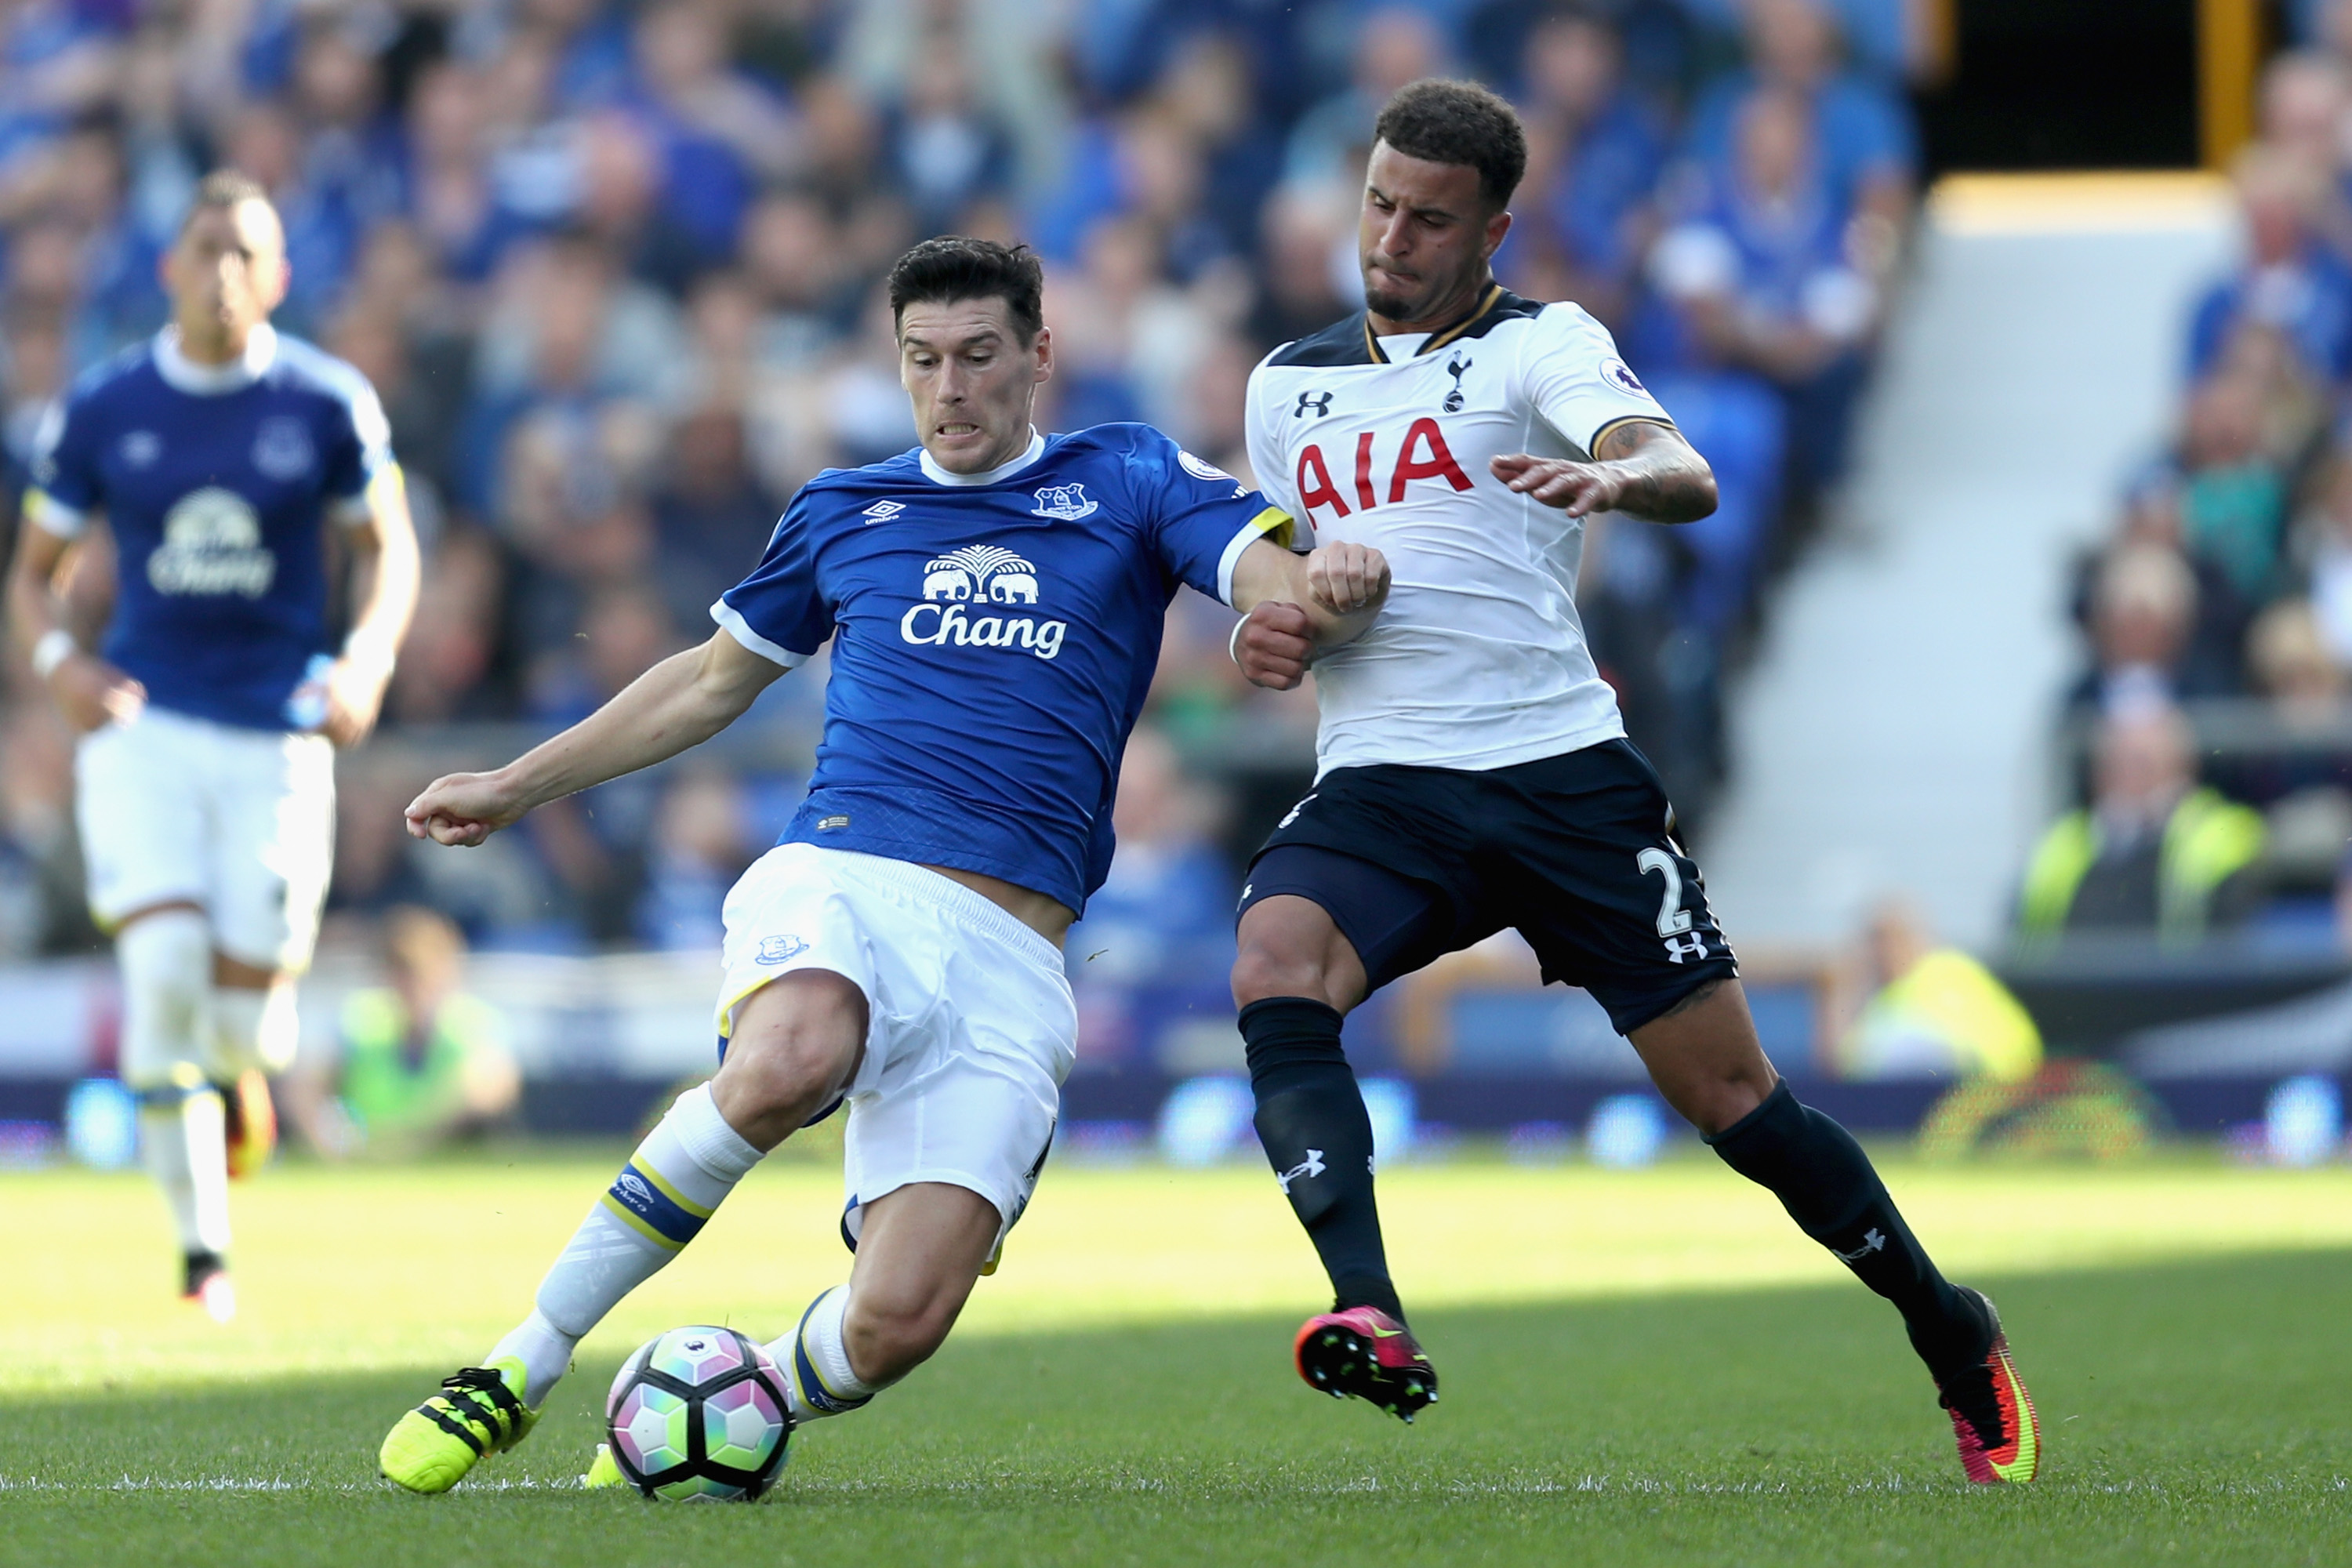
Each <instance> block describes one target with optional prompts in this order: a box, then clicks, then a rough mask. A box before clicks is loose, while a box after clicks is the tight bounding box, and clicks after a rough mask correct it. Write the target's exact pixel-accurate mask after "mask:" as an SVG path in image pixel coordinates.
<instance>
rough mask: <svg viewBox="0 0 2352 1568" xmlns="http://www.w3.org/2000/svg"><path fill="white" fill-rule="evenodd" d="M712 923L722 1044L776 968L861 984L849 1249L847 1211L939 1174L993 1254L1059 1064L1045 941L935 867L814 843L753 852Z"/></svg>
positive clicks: (1060, 993)
mask: <svg viewBox="0 0 2352 1568" xmlns="http://www.w3.org/2000/svg"><path fill="white" fill-rule="evenodd" d="M726 918H727V947H726V953H725V961H726V968H727V979H726V988H725V990H724V991H723V992H721V994H720V1000H719V1035H720V1037H722V1038H724V1037H728V1036H729V1035H730V1034H731V1033H732V1032H733V1028H734V1020H735V1010H736V1009H737V1008H738V1007H740V1005H742V1004H743V1001H744V999H745V998H746V997H748V996H750V995H751V994H752V993H753V992H755V991H757V990H759V989H760V987H761V986H762V985H765V984H768V983H769V982H770V981H772V980H773V979H775V978H776V977H777V976H779V975H783V974H790V973H793V971H794V970H800V969H823V970H830V971H832V972H833V973H835V974H839V975H841V976H843V977H844V978H845V979H846V980H848V981H849V982H850V983H851V984H854V985H856V987H857V988H858V989H859V990H860V991H862V992H864V993H865V994H866V1006H867V1009H868V1011H869V1013H870V1016H871V1019H872V1022H871V1024H870V1025H869V1026H868V1028H867V1031H866V1056H865V1059H864V1060H862V1061H861V1062H860V1063H859V1064H858V1068H857V1073H856V1077H855V1078H853V1079H851V1080H850V1084H849V1089H848V1104H849V1126H848V1130H847V1131H846V1133H845V1143H846V1145H847V1156H846V1159H845V1162H844V1163H845V1170H844V1173H843V1174H844V1176H845V1181H846V1184H847V1186H848V1196H849V1202H848V1205H847V1207H846V1209H845V1211H844V1214H843V1216H842V1234H843V1237H844V1238H845V1240H847V1241H848V1242H849V1243H850V1245H851V1246H852V1247H855V1246H856V1242H857V1235H858V1230H859V1227H860V1219H861V1210H862V1209H863V1206H864V1205H866V1204H869V1203H872V1202H873V1201H874V1200H875V1199H877V1198H879V1197H881V1196H883V1195H885V1194H889V1193H894V1192H896V1191H898V1189H899V1188H900V1187H903V1186H906V1185H908V1184H909V1183H913V1182H946V1183H949V1184H952V1185H955V1186H959V1187H966V1188H969V1189H971V1191H973V1192H975V1193H978V1194H980V1195H981V1196H982V1197H984V1198H986V1199H987V1200H988V1201H989V1202H990V1203H992V1204H994V1205H996V1212H997V1214H998V1215H1000V1216H1002V1220H1003V1223H1002V1224H1001V1225H1000V1226H999V1227H998V1229H997V1233H996V1240H997V1246H998V1247H1003V1242H1004V1237H1005V1234H1006V1233H1007V1232H1009V1231H1010V1230H1012V1228H1013V1224H1014V1222H1016V1221H1017V1220H1019V1219H1020V1217H1021V1211H1022V1210H1023V1209H1024V1207H1026V1206H1027V1205H1028V1203H1029V1194H1031V1193H1033V1192H1034V1191H1035V1190H1036V1186H1037V1174H1038V1172H1039V1171H1040V1170H1042V1169H1043V1168H1044V1166H1045V1153H1046V1151H1047V1150H1048V1149H1049V1148H1051V1147H1052V1145H1053V1142H1054V1123H1055V1119H1056V1118H1057V1117H1058V1116H1059V1115H1060V1112H1061V1103H1062V1080H1063V1079H1066V1078H1067V1077H1068V1076H1069V1074H1070V1065H1071V1063H1073V1062H1074V1061H1076V1058H1077V1035H1078V1015H1077V1005H1076V1003H1075V1002H1074V1001H1073V1000H1072V999H1071V996H1070V983H1069V981H1068V980H1067V979H1066V977H1065V976H1064V975H1063V973H1062V955H1061V953H1060V952H1058V951H1056V950H1055V947H1054V944H1053V943H1052V942H1047V941H1046V940H1045V938H1044V937H1042V936H1039V935H1038V934H1037V933H1036V932H1035V931H1031V930H1030V929H1029V928H1028V927H1027V926H1025V925H1023V924H1022V923H1021V922H1020V921H1017V920H1014V919H1013V917H1012V916H1011V915H1009V914H1007V913H1006V912H1005V911H1004V910H1002V909H999V908H998V907H997V906H996V905H994V904H992V903H991V902H989V901H988V900H986V899H983V898H982V897H981V896H980V895H979V894H978V893H975V892H973V891H972V890H971V889H969V888H967V887H964V886H963V885H962V884H961V883H960V882H953V881H950V880H949V879H947V878H945V877H942V876H940V874H939V873H938V872H936V871H927V870H924V869H923V868H921V867H919V866H911V865H908V863H906V862H905V861H903V860H889V859H885V858H881V857H879V856H874V855H861V854H858V853H856V852H855V851H853V850H845V849H821V848H819V847H816V846H815V845H814V844H782V845H779V846H777V847H775V848H773V849H771V850H769V851H768V853H767V854H765V855H763V856H761V858H759V860H758V861H756V862H755V863H753V865H752V867H751V869H750V870H748V871H746V872H744V873H743V876H742V879H740V881H738V882H737V883H736V884H735V886H734V889H732V890H731V891H730V892H729V893H728V895H727V910H726ZM993 1263H994V1258H993V1256H992V1258H991V1266H992V1267H993Z"/></svg>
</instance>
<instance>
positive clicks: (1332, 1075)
mask: <svg viewBox="0 0 2352 1568" xmlns="http://www.w3.org/2000/svg"><path fill="white" fill-rule="evenodd" d="M1339 1022H1340V1020H1339V1012H1338V1010H1337V1009H1335V1008H1332V1007H1328V1006H1326V1005H1324V1004H1323V1003H1320V1002H1316V1001H1311V1000H1309V999H1308V998H1307V997H1304V996H1270V997H1267V998H1266V999H1265V1000H1264V1001H1259V1002H1253V1003H1251V1004H1250V1005H1248V1006H1246V1007H1244V1008H1243V1009H1242V1015H1241V1028H1242V1040H1243V1042H1244V1045H1245V1046H1246V1047H1248V1053H1249V1068H1250V1089H1251V1092H1252V1093H1254V1094H1255V1096H1256V1097H1257V1115H1256V1117H1255V1125H1256V1127H1257V1136H1258V1142H1260V1143H1262V1144H1264V1145H1265V1157H1266V1159H1267V1160H1268V1161H1269V1162H1270V1163H1272V1164H1273V1166H1274V1175H1275V1180H1276V1181H1277V1182H1279V1183H1281V1184H1282V1190H1283V1194H1284V1195H1285V1196H1286V1197H1288V1198H1289V1199H1290V1207H1291V1210H1292V1212H1294V1213H1296V1214H1297V1215H1298V1223H1299V1224H1301V1225H1303V1226H1306V1227H1307V1237H1308V1239H1309V1240H1311V1241H1313V1242H1314V1243H1315V1250H1316V1252H1317V1253H1318V1255H1319V1256H1320V1257H1321V1258H1322V1259H1323V1270H1324V1272H1325V1273H1327V1274H1328V1275H1329V1276H1330V1277H1331V1291H1332V1295H1333V1298H1334V1300H1335V1303H1336V1304H1337V1305H1338V1306H1339V1307H1342V1308H1346V1307H1359V1306H1368V1307H1377V1308H1379V1309H1380V1310H1381V1311H1383V1312H1386V1313H1388V1314H1389V1315H1390V1316H1391V1317H1392V1318H1394V1319H1396V1320H1397V1321H1399V1322H1402V1321H1404V1309H1403V1308H1402V1306H1400V1305H1399V1304H1398V1302H1397V1294H1396V1287H1395V1286H1394V1285H1393V1284H1391V1282H1390V1279H1389V1265H1388V1254H1387V1252H1386V1250H1385V1249H1384V1248H1383V1247H1382V1246H1381V1215H1380V1209H1379V1206H1378V1205H1376V1204H1375V1203H1374V1202H1373V1199H1372V1121H1371V1118H1370V1116H1368V1115H1367V1114H1365V1111H1364V1097H1363V1093H1362V1091H1361V1090H1360V1089H1358V1088H1357V1087H1356V1075H1355V1073H1354V1071H1353V1070H1351V1069H1350V1068H1349V1066H1348V1058H1347V1054H1346V1053H1345V1052H1344V1051H1342V1050H1341V1049H1340V1047H1339Z"/></svg>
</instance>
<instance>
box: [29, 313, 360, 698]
mask: <svg viewBox="0 0 2352 1568" xmlns="http://www.w3.org/2000/svg"><path fill="white" fill-rule="evenodd" d="M390 462H391V451H390V443H389V433H388V431H387V429H386V426H385V424H384V417H383V408H382V406H381V405H379V404H378V403H377V402H376V396H375V394H374V392H373V391H372V390H371V389H370V388H369V386H368V384H367V381H366V378H365V377H363V376H362V375H361V374H360V373H359V372H357V371H355V370H353V369H352V367H351V366H349V365H347V364H345V363H342V362H341V360H338V359H334V358H331V357H330V356H329V355H327V354H325V353H320V351H319V350H317V349H315V348H312V347H311V346H310V344H308V343H305V342H299V341H297V340H295V339H292V338H288V337H282V336H280V335H278V333H276V332H274V331H271V330H270V329H268V327H263V328H260V329H258V330H257V331H255V332H254V333H253V335H252V338H251V339H250V340H249V342H247V350H246V353H245V356H244V358H243V359H242V360H240V361H239V362H237V363H233V364H227V365H204V364H198V363H194V361H192V360H190V359H188V358H187V357H186V356H185V355H184V354H182V353H180V352H179V349H178V348H177V346H176V343H175V337H174V334H173V333H172V332H170V331H165V332H164V333H163V334H162V335H161V336H159V337H157V338H156V339H155V340H154V341H153V342H148V343H142V344H141V345H139V346H138V347H135V348H131V349H127V350H125V351H124V352H123V353H121V354H118V355H116V356H115V357H114V358H113V359H111V360H110V361H108V362H107V363H104V364H101V365H100V366H98V367H97V368H96V369H94V370H92V371H91V372H90V373H89V374H87V375H85V376H83V377H82V378H81V380H80V381H79V382H78V383H76V384H75V386H74V388H73V391H72V392H71V393H70V394H69V395H68V397H67V399H66V401H65V404H64V406H63V407H62V409H60V410H59V411H58V413H57V414H55V415H53V416H51V420H50V426H49V428H48V429H47V432H46V433H45V439H44V440H43V441H42V443H41V445H40V448H39V450H38V452H37V456H36V458H35V459H34V465H33V483H34V489H33V490H32V492H31V493H30V494H28V495H27V497H26V515H27V516H28V517H29V518H31V520H32V521H34V522H35V523H37V525H38V526H40V527H41V528H42V529H44V530H45V531H48V532H50V533H54V534H58V535H61V536H64V537H67V538H70V537H72V536H74V535H75V534H77V533H79V532H80V531H81V529H82V526H83V522H84V519H85V518H86V517H87V515H88V514H89V513H91V512H94V511H102V512H103V513H105V515H106V521H107V524H108V526H109V527H110V528H111V529H112V530H113V532H114V541H115V548H116V551H117V554H118V560H117V564H116V569H115V575H116V579H117V584H116V591H115V602H114V620H113V624H112V625H111V626H110V628H109V629H108V632H107V635H106V644H105V648H104V652H105V655H106V657H107V658H110V659H111V660H112V661H113V662H114V663H116V664H118V665H120V666H121V667H122V668H123V669H124V670H126V671H128V672H129V673H130V674H131V675H132V676H134V677H136V678H137V679H139V680H140V681H141V682H142V683H143V684H144V685H145V686H146V688H147V700H149V701H151V702H153V703H155V704H156V705H157V706H159V707H163V708H169V709H173V710H176V711H179V712H182V713H191V714H194V715H195V716H196V717H198V718H203V719H211V720H215V721H219V722H221V723H225V724H236V725H240V726H243V727H245V728H248V729H256V730H286V729H294V728H299V727H300V726H299V725H298V724H297V723H296V722H295V721H294V718H293V716H292V715H290V714H289V712H288V710H287V700H288V699H289V697H290V696H291V695H292V693H293V690H294V688H295V687H296V686H297V685H299V683H300V682H301V680H302V677H303V672H304V667H305V666H306V665H308V664H309V663H310V659H311V658H312V657H313V656H314V655H317V654H320V653H322V652H324V651H325V650H326V637H327V628H326V616H327V574H326V563H325V544H326V541H325V538H324V531H323V529H322V526H321V523H322V521H323V520H324V519H325V518H326V517H327V516H329V515H330V514H334V515H337V516H340V517H341V518H343V519H345V520H348V521H363V520H364V519H365V518H366V516H367V511H366V507H365V497H366V493H367V489H368V486H369V484H370V483H371V482H372V481H373V479H374V478H375V476H376V474H377V473H378V472H379V471H380V470H383V468H386V467H387V466H388V465H389V464H390Z"/></svg>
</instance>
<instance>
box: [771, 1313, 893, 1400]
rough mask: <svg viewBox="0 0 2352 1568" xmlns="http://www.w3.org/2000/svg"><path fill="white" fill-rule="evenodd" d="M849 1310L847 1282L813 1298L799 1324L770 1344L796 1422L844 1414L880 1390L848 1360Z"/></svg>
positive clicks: (772, 1356) (772, 1359)
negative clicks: (844, 1328)
mask: <svg viewBox="0 0 2352 1568" xmlns="http://www.w3.org/2000/svg"><path fill="white" fill-rule="evenodd" d="M848 1315H849V1287H848V1286H846V1285H835V1287H834V1288H833V1289H830V1290H827V1291H826V1292H825V1293H824V1295H822V1296H819V1297H818V1298H817V1299H816V1300H814V1301H811V1302H810V1303H809V1308H808V1310H807V1311H805V1312H803V1313H802V1314H801V1325H800V1327H799V1328H797V1329H795V1330H793V1331H792V1332H791V1333H789V1334H786V1335H785V1336H784V1337H783V1338H782V1339H780V1340H777V1341H775V1342H772V1344H770V1345H769V1346H768V1357H769V1359H770V1360H771V1361H773V1362H774V1363H776V1365H777V1366H779V1367H780V1368H782V1370H783V1373H784V1384H785V1391H786V1392H787V1393H788V1394H790V1395H791V1396H792V1405H793V1422H794V1423H795V1424H797V1423H800V1422H803V1421H817V1420H822V1419H823V1418H824V1417H825V1416H827V1415H846V1414H847V1413H849V1412H850V1411H852V1410H856V1409H857V1408H859V1407H860V1406H862V1405H865V1403H866V1401H867V1400H869V1399H871V1398H873V1397H874V1395H875V1394H877V1393H879V1392H880V1387H879V1386H877V1385H876V1384H870V1383H867V1382H866V1381H865V1380H864V1379H863V1378H861V1377H859V1376H858V1375H857V1373H856V1370H855V1369H854V1368H852V1367H851V1366H850V1364H849V1346H848V1345H847V1344H846V1343H845V1342H844V1341H843V1339H842V1333H841V1323H842V1320H843V1319H844V1318H845V1317H847V1316H848Z"/></svg>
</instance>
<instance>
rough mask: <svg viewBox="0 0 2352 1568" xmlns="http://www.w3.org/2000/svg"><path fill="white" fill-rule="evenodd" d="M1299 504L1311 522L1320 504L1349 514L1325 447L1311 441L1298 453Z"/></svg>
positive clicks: (1344, 514)
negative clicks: (1325, 458)
mask: <svg viewBox="0 0 2352 1568" xmlns="http://www.w3.org/2000/svg"><path fill="white" fill-rule="evenodd" d="M1310 472H1311V473H1312V474H1313V475H1314V476H1315V478H1314V480H1313V482H1312V483H1309V482H1308V480H1307V475H1308V474H1309V473H1310ZM1462 488H1463V489H1465V490H1466V489H1469V488H1470V486H1469V484H1468V483H1467V482H1466V481H1465V483H1464V485H1463V487H1462ZM1298 505H1299V508H1300V510H1303V511H1305V512H1306V513H1307V521H1309V522H1312V521H1315V509H1316V508H1317V507H1318V506H1328V507H1329V508H1330V509H1331V510H1333V511H1334V512H1336V513H1338V514H1339V516H1341V517H1345V516H1347V515H1348V503H1347V502H1346V501H1344V500H1340V499H1339V487H1338V486H1336V485H1334V484H1333V483H1332V482H1331V470H1330V469H1329V468H1325V467H1324V466H1323V448H1322V447H1318V446H1315V445H1313V444H1311V443H1310V444H1309V445H1308V446H1307V448H1306V449H1305V450H1304V451H1301V452H1300V453H1299V454H1298Z"/></svg>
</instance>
